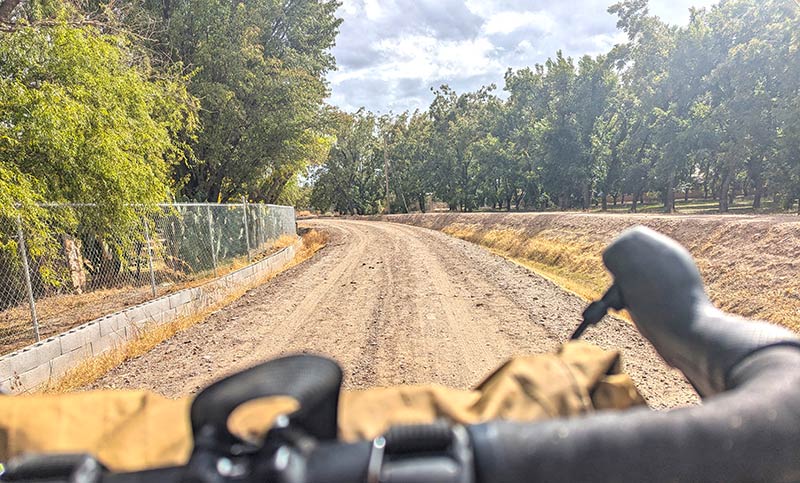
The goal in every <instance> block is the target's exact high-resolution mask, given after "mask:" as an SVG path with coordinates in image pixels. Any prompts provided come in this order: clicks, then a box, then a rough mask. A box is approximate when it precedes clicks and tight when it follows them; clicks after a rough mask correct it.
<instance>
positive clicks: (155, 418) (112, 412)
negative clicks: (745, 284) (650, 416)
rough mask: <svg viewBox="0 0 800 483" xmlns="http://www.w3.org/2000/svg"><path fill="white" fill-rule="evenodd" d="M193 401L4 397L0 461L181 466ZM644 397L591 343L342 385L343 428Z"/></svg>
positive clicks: (374, 428)
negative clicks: (465, 383)
mask: <svg viewBox="0 0 800 483" xmlns="http://www.w3.org/2000/svg"><path fill="white" fill-rule="evenodd" d="M190 404H191V399H190V398H183V399H177V400H173V399H167V398H164V397H161V396H158V395H155V394H153V393H150V392H144V391H92V392H82V393H72V394H65V395H23V396H0V461H8V459H9V458H10V457H13V456H16V455H19V454H22V453H26V452H31V453H34V452H38V453H44V452H88V453H92V454H94V455H95V456H97V457H98V458H99V459H100V460H101V461H102V462H103V463H105V464H106V465H107V466H109V467H110V468H112V469H114V470H117V471H123V470H126V471H131V470H138V469H143V468H151V467H157V466H165V465H175V464H183V463H185V462H186V461H187V459H188V456H189V453H190V452H191V429H190V426H189V419H188V414H189V405H190ZM643 404H644V400H643V399H642V397H641V396H640V395H639V393H638V392H637V390H636V388H635V387H634V385H633V383H632V381H631V380H630V378H629V377H628V376H627V375H625V374H622V373H621V372H620V355H619V353H618V352H617V351H605V350H602V349H600V348H598V347H595V346H593V345H591V344H588V343H586V342H570V343H568V344H566V345H564V346H563V347H562V349H561V350H560V351H559V352H558V353H556V354H542V355H534V356H528V357H519V358H515V359H513V360H511V361H509V362H507V363H505V364H504V365H503V366H501V367H500V368H499V369H497V370H496V371H495V372H494V373H492V374H491V375H489V376H488V377H487V378H486V379H485V380H484V381H483V382H481V383H480V384H478V385H477V386H476V387H475V388H474V389H472V390H457V389H450V388H445V387H442V386H437V385H432V386H407V387H405V386H403V387H390V388H377V389H369V390H365V391H353V392H343V393H342V396H341V400H340V414H339V426H340V433H341V436H342V438H343V439H345V440H351V441H352V440H357V439H362V438H374V437H375V436H378V435H380V434H381V433H383V432H384V431H385V430H386V429H387V428H388V427H390V426H391V425H394V424H409V423H426V422H432V421H435V420H436V419H440V418H447V419H449V420H452V421H455V422H460V423H467V424H474V423H479V422H483V421H488V420H492V419H507V420H514V421H537V420H544V419H549V418H555V417H569V416H577V415H580V414H586V413H590V412H593V411H597V410H606V409H626V408H629V407H631V406H636V405H643ZM294 407H296V403H295V402H294V401H292V400H287V399H286V398H277V399H271V400H265V401H256V402H253V403H250V404H247V405H244V406H242V407H241V408H240V410H237V411H236V412H235V413H234V415H233V416H232V417H231V421H230V422H229V424H230V426H231V428H232V430H234V431H235V432H237V433H238V434H242V435H244V436H247V437H255V436H258V435H261V434H263V433H264V431H265V429H266V428H268V427H269V425H270V423H271V421H272V420H273V419H274V418H275V417H276V416H277V415H279V414H286V413H287V412H291V411H292V410H293V408H294Z"/></svg>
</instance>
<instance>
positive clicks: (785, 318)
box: [388, 213, 800, 332]
mask: <svg viewBox="0 0 800 483" xmlns="http://www.w3.org/2000/svg"><path fill="white" fill-rule="evenodd" d="M388 219H390V220H391V221H396V222H401V223H408V224H412V225H418V226H424V227H426V228H432V229H436V230H440V231H443V232H445V233H448V234H450V235H452V236H456V237H458V238H462V239H464V240H468V241H471V242H474V243H477V244H480V245H482V246H484V247H487V248H488V249H490V250H492V251H493V252H495V253H497V254H499V255H501V256H504V257H506V258H509V259H511V260H513V261H515V262H516V263H519V264H521V265H523V266H525V267H527V268H530V269H532V270H534V271H535V272H537V273H539V274H541V275H542V276H544V277H546V278H548V279H550V280H552V281H553V282H555V283H557V284H558V285H560V286H562V287H564V288H566V289H568V290H570V291H572V292H574V293H576V294H578V295H580V296H582V297H584V298H587V299H592V298H596V297H598V296H600V295H601V294H602V293H603V291H604V290H605V289H606V287H607V286H608V285H609V283H610V281H611V278H610V276H609V275H608V273H607V272H606V270H605V268H604V266H603V264H602V259H601V254H602V251H603V249H604V248H605V247H606V246H607V245H608V244H609V243H610V242H611V241H612V240H613V239H614V238H615V237H616V236H617V235H618V234H619V233H621V232H622V231H624V230H625V229H626V228H629V227H631V226H633V225H638V224H642V225H645V226H648V227H650V228H653V229H655V230H657V231H660V232H662V233H664V234H666V235H667V236H670V237H672V238H674V239H676V240H678V241H679V242H680V243H681V244H683V245H684V246H686V247H687V248H688V249H689V251H690V252H691V253H692V255H693V256H694V258H695V260H696V261H697V265H698V266H699V268H700V271H701V273H702V274H703V279H704V281H705V283H706V287H707V289H708V293H709V295H710V296H711V299H712V300H713V301H714V303H715V304H716V305H717V306H719V307H720V308H722V309H723V310H725V311H727V312H731V313H734V314H737V315H741V316H743V317H748V318H756V319H763V320H769V321H772V322H776V323H778V324H781V325H784V326H786V327H789V328H791V329H793V330H795V331H798V332H800V283H798V280H799V279H800V257H799V256H798V254H799V253H800V219H798V218H797V217H794V216H754V217H735V216H734V217H732V216H660V215H587V214H577V213H558V214H534V213H530V214H527V213H526V214H501V213H481V214H459V213H447V214H431V215H394V216H391V217H388Z"/></svg>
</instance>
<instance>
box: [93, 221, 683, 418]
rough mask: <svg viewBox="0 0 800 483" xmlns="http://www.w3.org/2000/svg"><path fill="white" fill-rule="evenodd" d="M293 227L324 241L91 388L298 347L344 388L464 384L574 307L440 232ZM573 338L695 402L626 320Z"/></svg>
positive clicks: (522, 350)
mask: <svg viewBox="0 0 800 483" xmlns="http://www.w3.org/2000/svg"><path fill="white" fill-rule="evenodd" d="M302 225H303V226H308V227H312V228H316V229H321V230H324V231H326V232H327V233H328V234H329V236H330V243H329V244H328V246H327V247H325V248H324V249H322V250H321V251H320V252H318V253H317V254H316V255H315V256H314V257H313V258H312V259H311V260H309V261H307V262H305V263H303V264H301V265H299V266H296V267H294V268H292V269H290V270H288V271H286V272H283V273H282V274H280V275H279V276H277V277H276V278H274V279H273V280H272V281H270V282H269V283H267V284H265V285H262V286H261V287H258V288H256V289H253V290H251V291H250V292H248V293H247V294H246V295H245V296H243V297H242V298H240V299H239V300H237V301H236V302H234V303H233V304H231V305H230V306H228V307H226V308H224V309H222V310H219V311H218V312H216V313H214V314H212V315H211V316H210V317H208V318H207V319H206V320H205V321H203V322H201V323H199V324H197V325H196V326H194V327H192V328H190V329H188V330H186V331H184V332H182V333H179V334H178V335H176V336H175V337H173V338H172V339H170V340H167V341H165V342H163V343H161V344H160V345H158V346H156V347H155V348H154V349H153V350H152V351H150V352H149V353H147V354H145V355H143V356H141V357H138V358H136V359H133V360H130V361H128V362H126V363H125V364H123V365H121V366H119V367H118V368H116V369H115V370H113V371H112V372H111V373H109V374H108V375H106V376H105V377H104V378H103V379H101V380H100V381H98V382H97V383H96V384H94V385H93V387H95V388H144V389H151V390H154V391H157V392H159V393H161V394H164V395H167V396H182V395H187V394H191V393H194V392H196V391H197V390H199V389H200V388H202V387H204V386H205V385H207V384H209V383H210V382H212V381H214V380H216V379H218V378H220V377H222V376H224V375H226V374H228V373H230V372H232V371H235V370H238V369H242V368H245V367H248V366H251V365H253V364H256V363H258V362H260V361H263V360H266V359H269V358H272V357H276V356H279V355H281V354H288V353H297V352H312V353H320V354H325V355H328V356H331V357H333V358H335V359H336V360H338V361H339V363H340V364H341V365H342V367H343V368H344V371H345V387H346V388H349V389H360V388H368V387H374V386H386V385H394V384H424V383H441V384H445V385H448V386H452V387H459V388H466V387H470V386H472V385H474V384H477V383H478V382H479V381H480V380H481V379H482V378H483V376H485V375H486V374H487V373H489V372H490V371H491V370H492V369H494V368H495V367H496V366H498V365H499V364H501V363H502V362H503V361H504V360H506V359H507V358H509V357H511V356H514V355H521V354H531V353H540V352H548V351H553V350H555V349H556V348H557V347H558V345H559V344H561V343H562V342H564V341H565V340H566V339H567V338H568V337H569V334H570V333H571V332H572V330H573V329H574V328H575V327H576V326H577V324H578V322H579V318H580V313H581V311H582V310H583V307H584V305H585V303H584V302H583V301H582V300H581V299H579V298H578V297H576V296H574V295H572V294H570V293H568V292H565V291H564V290H562V289H560V288H559V287H557V286H556V285H554V284H552V283H551V282H549V281H548V280H546V279H544V278H541V277H539V276H538V275H536V274H534V273H532V272H530V271H528V270H526V269H525V268H522V267H520V266H518V265H516V264H514V263H512V262H509V261H507V260H505V259H503V258H501V257H498V256H496V255H494V254H492V253H490V252H489V251H487V250H485V249H483V248H481V247H479V246H476V245H473V244H471V243H468V242H464V241H461V240H458V239H455V238H451V237H449V236H447V235H444V234H442V233H440V232H436V231H432V230H427V229H423V228H417V227H412V226H406V225H400V224H394V223H385V222H367V221H350V220H309V221H305V222H303V223H302ZM585 338H586V339H587V340H589V341H592V342H595V343H597V344H598V345H600V346H602V347H606V348H619V349H620V350H622V352H623V357H624V361H625V369H626V371H627V372H628V373H629V374H630V375H631V376H632V377H633V379H634V381H635V382H636V384H637V386H638V387H639V390H640V391H641V392H642V394H643V395H644V396H645V398H646V399H647V400H648V403H649V404H650V405H651V406H652V407H654V408H668V407H676V406H682V405H687V404H692V403H696V402H697V400H698V398H697V395H696V394H695V392H694V391H693V390H692V389H691V387H690V386H689V385H688V384H687V383H686V382H685V380H684V379H683V377H682V376H681V375H680V374H678V373H677V372H675V371H673V370H671V369H670V368H668V367H667V366H666V365H665V364H664V363H663V362H662V361H661V359H660V358H659V357H658V355H656V353H655V352H654V351H653V349H652V348H651V347H650V346H649V345H648V344H647V343H646V342H645V341H644V339H642V337H641V336H639V335H638V333H637V332H636V330H635V329H634V328H633V326H632V325H631V324H629V323H627V322H625V321H622V320H618V319H606V322H605V323H604V324H603V325H601V326H598V327H596V328H593V329H589V331H588V332H587V334H586V336H585Z"/></svg>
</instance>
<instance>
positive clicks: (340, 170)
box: [311, 110, 383, 215]
mask: <svg viewBox="0 0 800 483" xmlns="http://www.w3.org/2000/svg"><path fill="white" fill-rule="evenodd" d="M336 117H337V119H336V124H337V130H336V132H337V134H336V140H335V142H334V143H333V146H332V147H331V150H330V154H329V156H328V160H327V162H326V163H325V165H324V166H323V167H321V168H320V170H319V171H318V172H317V173H315V183H314V188H313V191H312V193H311V205H312V206H314V208H316V209H318V210H320V211H323V212H325V211H328V210H331V209H333V210H336V211H338V212H339V213H347V214H349V215H368V214H376V213H379V212H380V211H381V208H382V206H383V204H382V202H383V189H382V188H383V152H382V151H381V149H382V148H381V143H382V142H381V140H380V138H379V137H378V135H377V134H378V131H377V119H376V118H375V116H374V115H373V114H371V113H369V112H365V111H363V110H361V111H358V112H356V113H355V114H345V113H337V114H336Z"/></svg>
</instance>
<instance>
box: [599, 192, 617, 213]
mask: <svg viewBox="0 0 800 483" xmlns="http://www.w3.org/2000/svg"><path fill="white" fill-rule="evenodd" d="M614 204H615V205H616V204H617V197H616V196H615V197H614ZM600 209H601V210H602V211H608V196H607V195H606V194H605V193H603V196H601V197H600Z"/></svg>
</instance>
